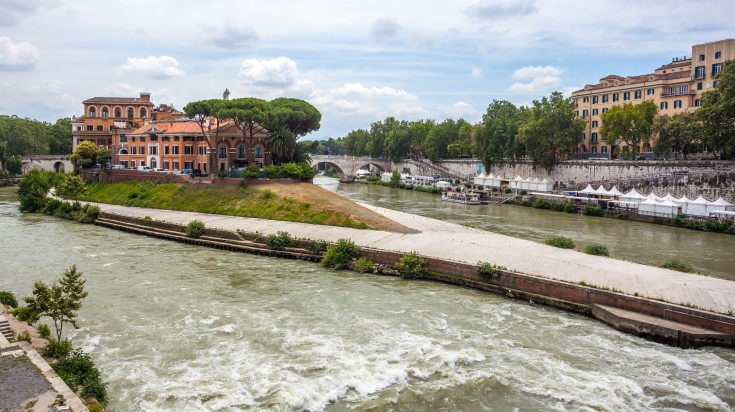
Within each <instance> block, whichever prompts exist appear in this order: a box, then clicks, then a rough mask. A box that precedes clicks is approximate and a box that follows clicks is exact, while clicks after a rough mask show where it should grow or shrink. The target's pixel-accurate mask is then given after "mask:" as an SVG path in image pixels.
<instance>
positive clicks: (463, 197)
mask: <svg viewBox="0 0 735 412" xmlns="http://www.w3.org/2000/svg"><path fill="white" fill-rule="evenodd" d="M442 200H443V201H445V202H454V203H462V204H465V205H479V204H480V195H479V194H477V193H466V192H449V191H447V192H442Z"/></svg>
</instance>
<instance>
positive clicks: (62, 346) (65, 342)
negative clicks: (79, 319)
mask: <svg viewBox="0 0 735 412" xmlns="http://www.w3.org/2000/svg"><path fill="white" fill-rule="evenodd" d="M71 349H72V346H71V341H70V340H69V339H62V340H60V341H57V340H56V339H53V338H52V339H50V340H49V341H48V345H46V349H44V351H43V354H44V355H46V356H50V357H52V358H56V359H62V358H63V357H65V356H67V355H68V354H69V353H71Z"/></svg>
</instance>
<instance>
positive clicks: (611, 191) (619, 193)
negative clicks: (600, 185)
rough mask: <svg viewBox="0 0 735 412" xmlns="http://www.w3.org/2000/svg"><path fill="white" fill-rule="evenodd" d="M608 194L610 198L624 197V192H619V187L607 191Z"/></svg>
mask: <svg viewBox="0 0 735 412" xmlns="http://www.w3.org/2000/svg"><path fill="white" fill-rule="evenodd" d="M607 193H608V194H609V195H610V196H615V197H620V196H622V195H623V192H621V191H620V190H618V187H617V186H613V187H612V189H610V190H608V191H607Z"/></svg>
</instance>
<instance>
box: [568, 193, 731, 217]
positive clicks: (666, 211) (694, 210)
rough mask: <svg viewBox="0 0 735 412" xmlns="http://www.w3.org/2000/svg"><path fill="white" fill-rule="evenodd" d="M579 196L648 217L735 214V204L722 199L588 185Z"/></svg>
mask: <svg viewBox="0 0 735 412" xmlns="http://www.w3.org/2000/svg"><path fill="white" fill-rule="evenodd" d="M577 195H586V196H594V197H597V198H599V199H603V200H609V201H610V202H611V203H612V202H615V203H618V204H620V205H621V206H624V207H628V208H633V209H638V214H640V215H646V216H658V217H675V216H676V215H677V214H679V213H684V214H686V215H690V216H696V217H708V216H711V215H712V214H713V213H714V212H735V204H733V203H730V202H728V201H727V200H725V199H723V198H722V197H720V198H719V199H717V200H715V201H710V200H707V199H705V198H704V197H702V196H699V197H698V198H696V199H689V198H688V197H686V196H683V197H680V198H677V197H674V196H672V195H671V193H667V194H666V196H658V195H656V194H655V193H653V192H651V193H650V194H648V195H642V194H640V193H638V191H636V190H635V189H631V190H630V191H628V192H627V193H622V192H620V191H619V190H618V189H617V188H616V187H615V186H613V187H612V189H610V190H606V189H605V188H604V187H603V186H602V185H600V187H598V188H597V189H594V188H593V187H592V186H591V185H587V187H586V188H585V189H584V190H580V191H578V192H577Z"/></svg>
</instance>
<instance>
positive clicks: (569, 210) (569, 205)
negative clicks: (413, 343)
mask: <svg viewBox="0 0 735 412" xmlns="http://www.w3.org/2000/svg"><path fill="white" fill-rule="evenodd" d="M564 212H566V213H577V208H576V207H574V204H572V202H566V203H564Z"/></svg>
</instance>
